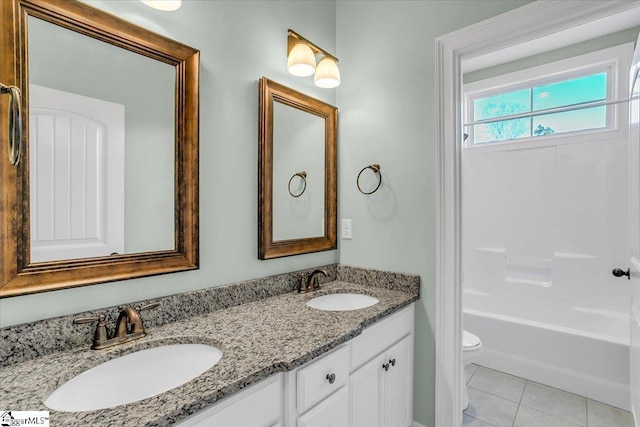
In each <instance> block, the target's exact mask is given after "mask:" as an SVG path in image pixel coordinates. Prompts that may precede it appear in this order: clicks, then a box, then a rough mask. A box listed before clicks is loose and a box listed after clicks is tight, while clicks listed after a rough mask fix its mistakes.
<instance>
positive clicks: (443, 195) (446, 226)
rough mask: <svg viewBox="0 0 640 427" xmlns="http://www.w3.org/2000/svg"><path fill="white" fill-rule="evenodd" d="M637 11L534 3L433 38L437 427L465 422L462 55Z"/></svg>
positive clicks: (611, 23)
mask: <svg viewBox="0 0 640 427" xmlns="http://www.w3.org/2000/svg"><path fill="white" fill-rule="evenodd" d="M639 10H640V2H637V1H634V2H628V1H625V0H611V1H607V2H582V1H579V0H578V1H573V0H554V1H544V2H543V1H536V2H533V3H530V4H528V5H525V6H523V7H520V8H517V9H514V10H512V11H509V12H506V13H504V14H501V15H498V16H495V17H493V18H490V19H487V20H485V21H482V22H479V23H477V24H474V25H471V26H469V27H465V28H463V29H460V30H457V31H455V32H452V33H449V34H446V35H443V36H441V37H438V38H436V40H435V99H434V101H435V128H436V135H435V136H436V334H435V344H436V348H435V353H436V355H435V357H436V362H435V365H436V366H435V374H436V384H435V425H436V427H443V426H456V425H460V423H461V421H462V411H461V410H460V404H459V403H458V402H460V401H461V400H462V375H463V370H462V252H461V248H462V245H461V238H462V226H461V213H462V184H461V182H462V169H461V160H462V139H463V130H462V117H463V114H462V113H463V112H462V67H461V64H462V59H463V58H464V59H471V58H474V59H477V58H480V57H483V56H484V55H487V54H491V53H492V52H496V51H503V52H504V51H509V50H510V51H511V52H516V51H518V49H517V47H516V46H517V45H521V44H522V45H523V46H522V49H520V50H521V51H522V50H524V46H526V47H527V48H529V47H530V46H531V45H530V43H531V41H532V40H536V39H540V38H543V37H545V38H546V39H547V40H548V38H549V37H553V35H554V34H556V33H561V34H562V37H561V38H564V39H565V40H567V41H568V42H567V43H566V45H570V44H574V43H577V42H578V41H581V40H580V37H583V38H582V40H586V39H588V38H591V37H593V36H586V38H585V36H584V35H585V34H588V33H589V31H590V29H593V28H594V24H597V27H599V28H603V26H604V25H606V26H607V28H609V30H610V31H608V33H612V32H616V31H618V30H622V29H624V28H630V27H631V26H633V25H631V26H629V25H628V22H629V20H628V19H616V16H615V15H620V17H628V16H630V15H631V14H630V11H634V12H635V11H639ZM618 18H619V17H618ZM638 24H640V21H638V22H636V24H635V25H638ZM616 25H621V27H617V28H616ZM604 34H605V33H602V35H604ZM557 47H560V46H557ZM458 142H459V143H458Z"/></svg>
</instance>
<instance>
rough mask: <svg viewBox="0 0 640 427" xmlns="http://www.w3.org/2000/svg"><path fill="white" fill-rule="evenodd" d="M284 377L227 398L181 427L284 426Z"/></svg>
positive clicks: (279, 375)
mask: <svg viewBox="0 0 640 427" xmlns="http://www.w3.org/2000/svg"><path fill="white" fill-rule="evenodd" d="M282 396H283V385H282V374H276V375H273V376H271V377H269V378H267V379H266V380H263V381H260V382H259V383H257V384H253V385H251V386H249V387H248V388H246V389H245V390H242V391H240V392H238V393H236V394H233V395H231V396H229V397H226V398H224V399H223V400H221V401H220V402H218V403H215V404H214V405H212V406H211V407H209V408H207V409H204V410H202V411H200V412H198V413H197V414H195V415H192V416H191V417H189V418H187V419H186V420H184V421H183V422H181V423H178V425H179V426H180V427H196V426H197V427H212V426H221V427H222V426H224V427H282V426H283V425H284V421H283V402H282Z"/></svg>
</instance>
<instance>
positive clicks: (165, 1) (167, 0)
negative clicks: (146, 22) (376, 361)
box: [140, 0, 182, 12]
mask: <svg viewBox="0 0 640 427" xmlns="http://www.w3.org/2000/svg"><path fill="white" fill-rule="evenodd" d="M140 1H141V2H142V3H144V4H146V5H147V6H149V7H152V8H154V9H158V10H164V11H165V12H172V11H174V10H178V9H180V7H182V0H140Z"/></svg>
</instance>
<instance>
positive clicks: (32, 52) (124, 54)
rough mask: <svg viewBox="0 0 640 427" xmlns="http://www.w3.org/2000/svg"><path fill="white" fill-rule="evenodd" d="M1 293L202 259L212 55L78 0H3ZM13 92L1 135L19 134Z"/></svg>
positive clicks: (172, 268)
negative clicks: (202, 163) (18, 142)
mask: <svg viewBox="0 0 640 427" xmlns="http://www.w3.org/2000/svg"><path fill="white" fill-rule="evenodd" d="M0 19H1V22H2V25H3V30H2V32H0V76H1V77H0V81H1V82H2V83H3V84H4V85H6V86H16V87H18V88H19V89H20V92H21V102H20V105H21V106H22V126H21V129H22V159H21V160H20V162H19V163H18V164H17V165H15V166H14V165H12V164H11V162H10V161H9V159H7V156H6V154H5V153H6V148H5V147H3V150H0V153H2V154H3V155H2V157H0V180H1V182H0V186H1V188H0V197H1V200H0V213H1V216H0V233H1V234H0V241H1V245H2V247H1V260H0V268H1V269H2V270H1V271H0V278H1V284H0V297H9V296H15V295H24V294H29V293H35V292H44V291H50V290H56V289H63V288H70V287H76V286H83V285H89V284H95V283H103V282H109V281H115V280H123V279H130V278H135V277H142V276H149V275H155V274H164V273H172V272H178V271H184V270H192V269H196V268H198V262H199V261H198V244H199V242H198V233H199V231H198V173H199V172H198V138H199V130H198V123H199V118H198V114H199V99H198V97H199V60H200V59H199V51H198V50H196V49H193V48H191V47H189V46H186V45H184V44H181V43H179V42H176V41H174V40H171V39H169V38H167V37H164V36H161V35H158V34H155V33H153V32H150V31H148V30H146V29H144V28H141V27H138V26H136V25H134V24H131V23H129V22H127V21H125V20H123V19H121V18H118V17H116V16H113V15H111V14H108V13H106V12H103V11H100V10H98V9H95V8H93V7H91V6H88V5H87V4H84V3H81V2H79V1H75V0H3V1H0ZM8 115H9V107H8V103H7V97H5V96H4V95H2V96H0V132H1V133H2V135H3V138H2V142H3V143H6V142H5V139H4V136H5V135H7V134H8V132H9V131H10V129H9V126H10V122H11V123H13V122H15V120H12V121H11V120H8V119H7V117H8Z"/></svg>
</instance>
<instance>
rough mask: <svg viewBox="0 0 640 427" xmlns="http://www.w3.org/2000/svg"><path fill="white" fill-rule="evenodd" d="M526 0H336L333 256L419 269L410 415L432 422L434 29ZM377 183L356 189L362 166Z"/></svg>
mask: <svg viewBox="0 0 640 427" xmlns="http://www.w3.org/2000/svg"><path fill="white" fill-rule="evenodd" d="M525 3H527V2H526V1H349V2H343V1H339V2H338V3H337V5H338V7H337V31H338V36H337V44H338V53H337V56H338V58H340V72H341V75H342V85H341V86H340V87H339V89H338V104H337V105H338V107H340V112H341V113H340V149H339V151H338V152H339V156H340V158H339V164H340V177H339V179H340V188H339V192H340V193H339V194H340V196H339V197H340V217H341V218H351V219H353V240H341V241H340V262H341V263H344V264H349V265H355V266H362V267H372V268H381V269H386V270H392V271H402V272H411V273H415V274H419V275H420V276H421V277H422V298H421V299H420V301H418V303H417V310H416V336H415V337H416V338H415V359H414V364H415V375H414V419H415V420H416V421H417V422H419V423H421V424H423V425H426V426H432V427H433V426H434V400H435V396H434V384H435V371H434V366H435V354H434V334H435V283H434V279H435V240H434V239H435V209H434V206H435V141H434V134H435V127H434V123H433V116H434V104H433V98H434V93H435V92H434V83H433V82H434V50H433V46H434V39H435V38H436V37H437V36H440V35H443V34H446V33H448V32H451V31H454V30H456V29H459V28H462V27H465V26H467V25H470V24H472V23H474V22H478V21H481V20H483V19H486V18H489V17H491V16H493V15H497V14H499V13H501V12H504V11H507V10H509V9H513V8H516V7H518V6H522V5H524V4H525ZM371 163H380V167H381V171H382V175H383V184H382V187H381V188H380V189H379V190H378V191H377V192H376V193H374V194H373V195H371V196H364V195H362V194H360V193H359V192H358V190H357V188H356V185H355V179H356V176H357V174H358V172H359V171H360V169H361V168H363V167H364V166H367V165H369V164H371Z"/></svg>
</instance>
